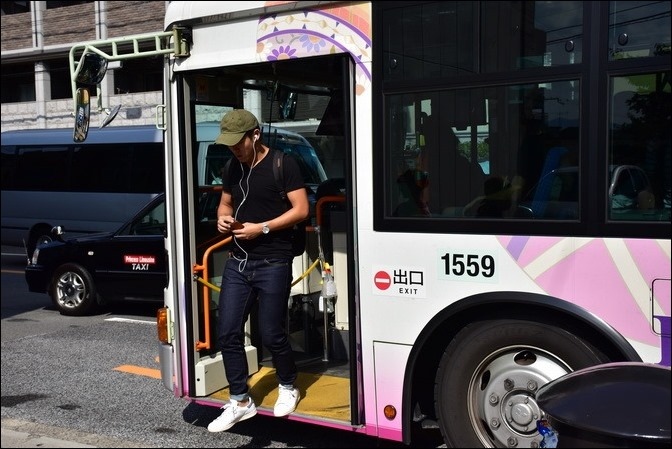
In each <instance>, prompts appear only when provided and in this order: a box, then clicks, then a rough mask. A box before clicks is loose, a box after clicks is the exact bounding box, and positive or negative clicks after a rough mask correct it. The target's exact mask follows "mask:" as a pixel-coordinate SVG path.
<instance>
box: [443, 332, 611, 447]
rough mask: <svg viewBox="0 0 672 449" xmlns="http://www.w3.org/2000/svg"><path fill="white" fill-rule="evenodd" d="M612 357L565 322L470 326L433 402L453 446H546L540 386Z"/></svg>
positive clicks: (454, 346)
mask: <svg viewBox="0 0 672 449" xmlns="http://www.w3.org/2000/svg"><path fill="white" fill-rule="evenodd" d="M605 361H607V360H606V358H605V357H604V355H603V354H602V353H601V352H600V351H599V350H597V349H596V348H594V347H593V346H592V345H590V344H589V343H588V342H586V341H584V340H582V339H580V338H578V337H577V336H575V335H573V334H572V333H571V332H568V331H567V330H565V329H562V328H561V327H558V326H554V325H550V324H544V323H540V322H532V321H521V320H493V321H483V322H477V323H473V324H470V325H468V326H466V327H465V328H464V329H462V330H461V331H460V332H459V333H458V334H457V336H456V337H455V339H453V340H452V342H451V343H450V344H449V345H448V347H447V348H446V352H445V353H444V354H443V357H442V359H441V362H440V364H439V369H438V372H437V375H436V383H435V392H434V400H435V407H436V413H437V417H438V422H439V428H440V430H441V433H442V434H443V438H444V440H445V442H446V444H447V446H448V447H540V443H541V440H542V437H541V435H540V434H539V432H538V431H537V427H536V421H537V420H539V419H542V418H543V411H542V410H541V409H540V408H539V406H538V405H537V401H536V392H537V390H538V389H539V388H540V387H541V386H543V385H544V384H546V383H548V382H550V381H551V380H554V379H556V378H558V377H560V376H563V375H565V374H567V373H569V372H572V371H575V370H577V369H580V368H585V367H587V366H592V365H597V364H600V363H603V362H605Z"/></svg>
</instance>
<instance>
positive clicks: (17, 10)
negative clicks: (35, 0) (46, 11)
mask: <svg viewBox="0 0 672 449" xmlns="http://www.w3.org/2000/svg"><path fill="white" fill-rule="evenodd" d="M0 7H1V8H2V15H3V16H5V15H10V14H21V13H22V12H30V2H0Z"/></svg>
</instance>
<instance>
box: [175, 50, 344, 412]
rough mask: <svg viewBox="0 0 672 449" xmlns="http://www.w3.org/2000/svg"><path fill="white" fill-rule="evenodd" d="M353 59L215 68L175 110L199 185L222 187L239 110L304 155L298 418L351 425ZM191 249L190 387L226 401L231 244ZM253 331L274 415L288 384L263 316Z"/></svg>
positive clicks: (262, 393) (292, 311)
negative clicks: (222, 328)
mask: <svg viewBox="0 0 672 449" xmlns="http://www.w3.org/2000/svg"><path fill="white" fill-rule="evenodd" d="M351 64H352V63H351V61H350V60H349V57H348V56H347V55H335V56H328V57H314V58H303V59H296V60H287V61H275V62H273V63H271V62H269V63H261V64H259V63H257V64H252V65H242V66H231V67H224V68H221V73H219V72H216V71H214V72H213V71H212V70H210V71H209V72H208V76H205V74H204V73H201V72H200V71H194V72H193V73H192V72H189V73H185V74H184V75H183V78H184V83H183V85H184V86H185V89H187V90H191V91H193V93H192V94H189V95H183V96H182V97H181V98H189V104H188V105H179V104H178V105H177V108H176V110H177V111H178V114H182V115H183V117H182V118H181V120H184V123H185V124H186V125H185V129H188V130H191V134H190V137H189V138H188V139H186V140H187V142H185V146H186V147H188V148H191V151H188V152H187V153H188V157H187V158H186V159H185V168H184V172H188V173H189V176H188V178H189V179H190V182H189V184H190V185H191V186H192V189H194V188H195V187H196V185H198V184H199V183H201V182H207V183H216V182H217V181H216V178H217V175H218V173H210V172H212V170H216V168H215V167H222V166H223V165H224V164H223V161H218V160H215V159H217V158H218V157H219V158H225V157H230V155H229V154H228V153H229V150H228V148H225V147H224V148H217V145H216V144H214V142H213V141H214V140H215V138H216V135H217V134H218V130H219V126H218V125H219V120H221V118H222V116H223V115H224V114H225V113H226V112H227V111H229V110H231V109H232V108H245V109H247V110H249V111H251V112H252V113H254V114H255V116H256V117H257V118H258V120H259V121H260V123H261V124H262V131H263V135H262V140H263V142H264V143H265V144H266V145H268V146H269V147H271V148H277V149H280V150H282V151H284V152H285V153H288V154H290V155H292V156H295V157H296V158H297V161H298V162H299V166H300V167H301V170H302V173H303V176H304V181H305V183H306V187H307V189H308V192H309V200H310V203H311V226H308V228H307V230H306V232H307V236H306V237H307V238H306V249H305V252H304V254H303V255H301V256H297V257H295V258H294V263H293V280H294V281H293V283H292V289H291V293H290V297H289V298H288V305H289V311H288V315H287V328H288V331H289V337H290V343H291V345H292V349H293V351H294V355H295V359H296V361H297V365H298V366H299V371H300V374H299V378H298V380H297V386H298V388H299V389H300V390H301V391H302V400H301V401H300V402H299V405H298V408H297V413H298V414H302V415H305V416H311V417H315V418H317V419H321V418H324V419H334V420H337V421H342V422H343V423H344V425H350V424H351V423H353V422H354V421H355V420H356V419H357V414H356V413H353V412H352V411H351V410H353V409H354V410H356V409H357V407H352V403H353V400H352V399H351V398H352V397H353V396H352V394H353V393H352V392H353V391H356V388H355V385H356V382H355V379H356V376H355V375H354V374H353V373H354V366H355V365H354V363H353V358H352V356H351V355H352V354H353V352H354V350H353V345H354V342H355V341H356V338H355V336H354V331H355V329H356V326H354V325H353V323H352V318H351V317H352V316H353V313H354V305H353V303H352V301H353V296H354V295H351V294H350V292H351V291H353V288H352V286H351V285H350V284H351V283H352V282H350V281H349V280H350V279H353V278H354V276H352V273H353V271H352V270H354V267H353V265H352V260H353V257H352V251H353V250H352V248H353V240H352V239H353V226H352V222H353V217H352V216H351V213H350V211H351V210H352V202H353V199H352V198H350V197H349V192H350V189H348V185H350V183H351V182H352V181H351V180H352V176H351V173H350V169H349V168H348V167H350V166H351V165H352V162H351V161H352V160H353V156H352V154H351V145H350V143H349V135H350V134H351V131H350V129H349V127H350V126H351V125H350V115H349V114H348V111H349V108H348V106H347V105H348V103H349V100H348V99H349V98H350V97H351V95H352V92H350V90H351V89H352V88H351V87H348V86H354V83H353V82H351V80H350V75H349V74H350V73H352V70H351V69H350V66H351ZM190 115H191V117H190ZM215 123H216V125H214V124H215ZM208 129H210V131H208ZM199 136H200V137H199ZM204 174H206V175H207V177H206V176H204ZM203 180H206V181H203ZM175 182H177V180H175ZM190 209H193V208H190ZM192 220H193V217H192ZM192 226H193V229H197V226H196V225H195V224H193V223H192ZM196 232H198V231H196ZM187 234H190V233H188V232H187V233H185V236H186V235H187ZM185 238H186V237H185ZM195 240H200V239H198V237H197V238H196V239H195ZM191 245H192V258H193V260H194V264H193V268H194V272H193V277H194V279H195V281H194V284H193V286H192V287H193V288H192V291H191V294H192V295H193V298H192V300H188V301H187V304H190V305H191V310H189V311H188V315H189V316H190V317H191V318H188V319H187V323H194V325H193V334H194V338H195V340H196V345H195V347H194V348H193V353H192V355H191V356H190V358H189V360H190V362H189V363H190V365H191V366H190V367H189V371H190V375H189V376H188V377H189V379H191V380H190V385H188V388H189V391H190V392H196V394H191V395H192V396H195V397H197V398H199V399H201V400H206V401H207V400H210V401H213V402H215V403H219V402H221V403H222V404H223V403H224V402H225V401H227V400H228V389H227V382H226V378H225V375H224V369H223V364H222V361H221V355H220V354H219V349H218V348H217V343H216V341H217V314H218V298H219V287H220V285H221V275H222V271H223V266H224V262H225V260H226V259H227V257H228V251H229V249H230V248H231V241H230V240H229V239H228V238H224V239H220V241H219V242H217V243H216V245H215V246H214V247H213V248H212V249H211V250H206V251H205V253H204V254H203V256H204V258H203V259H201V258H199V256H200V254H198V253H197V252H196V251H195V249H194V248H193V242H191ZM189 268H192V267H189ZM185 279H186V274H185ZM188 326H189V324H188ZM246 330H247V332H246V336H247V341H246V343H247V346H246V348H247V354H248V366H249V369H250V373H251V378H250V386H251V394H252V396H253V397H254V398H255V401H256V402H257V403H258V407H259V408H260V409H261V410H262V411H263V410H264V408H267V409H268V410H272V408H273V404H274V401H275V396H274V395H275V394H277V391H276V390H277V381H276V379H275V371H274V370H273V366H272V363H271V357H270V353H268V351H267V350H266V349H265V348H264V347H263V346H262V344H261V339H260V333H259V329H258V328H257V324H256V310H254V311H253V313H252V315H251V317H250V320H249V322H248V323H247V325H246Z"/></svg>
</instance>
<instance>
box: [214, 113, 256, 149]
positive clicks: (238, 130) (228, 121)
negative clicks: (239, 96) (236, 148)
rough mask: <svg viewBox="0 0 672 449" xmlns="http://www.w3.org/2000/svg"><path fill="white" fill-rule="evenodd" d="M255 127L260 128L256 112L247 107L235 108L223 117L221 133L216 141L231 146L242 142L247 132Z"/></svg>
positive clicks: (220, 125)
mask: <svg viewBox="0 0 672 449" xmlns="http://www.w3.org/2000/svg"><path fill="white" fill-rule="evenodd" d="M255 128H259V121H258V120H257V118H256V117H255V116H254V114H252V113H251V112H249V111H246V110H245V109H234V110H233V111H229V112H227V113H226V114H224V117H222V122H221V123H220V124H219V129H220V131H221V134H220V135H219V137H217V140H216V141H215V143H218V144H221V145H226V146H229V147H231V146H233V145H235V144H237V143H238V142H240V141H241V139H242V138H243V136H244V135H245V133H246V132H248V131H249V130H251V129H255Z"/></svg>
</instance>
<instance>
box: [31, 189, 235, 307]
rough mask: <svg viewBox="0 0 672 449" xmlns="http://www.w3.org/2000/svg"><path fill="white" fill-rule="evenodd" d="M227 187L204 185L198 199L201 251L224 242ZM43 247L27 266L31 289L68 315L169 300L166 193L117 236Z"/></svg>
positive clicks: (57, 239)
mask: <svg viewBox="0 0 672 449" xmlns="http://www.w3.org/2000/svg"><path fill="white" fill-rule="evenodd" d="M220 196H221V186H219V187H217V186H209V187H204V188H202V189H201V191H200V197H199V199H198V211H197V217H198V229H197V231H196V235H197V245H198V247H199V248H201V251H200V253H203V252H204V251H205V249H206V248H207V247H209V246H211V245H212V244H214V243H215V242H217V241H218V240H220V239H221V238H222V235H221V234H219V233H218V232H217V227H216V220H217V206H218V204H219V199H220ZM52 233H53V237H54V239H53V241H51V242H49V243H45V244H42V245H39V246H38V247H37V248H36V249H35V251H34V252H33V254H32V257H30V258H29V261H28V264H27V266H26V268H25V278H26V282H27V283H28V290H29V291H31V292H37V293H47V294H48V295H49V296H50V297H51V301H52V302H53V304H54V306H55V307H56V308H57V309H58V310H59V312H60V313H61V314H63V315H72V316H81V315H86V314H90V313H93V312H94V311H96V310H97V309H99V308H100V307H101V306H103V305H104V304H106V303H109V302H111V301H119V300H145V301H146V300H150V301H152V300H156V301H162V300H163V289H164V287H165V286H166V281H167V267H166V253H165V249H164V236H165V233H166V202H165V195H164V194H160V195H157V196H156V197H154V198H153V199H152V200H151V201H150V202H149V203H148V204H147V205H146V206H145V207H143V208H142V209H141V210H140V211H139V212H138V213H137V214H136V215H135V216H134V217H133V218H132V219H131V220H129V221H128V222H127V223H125V224H124V225H122V226H121V227H120V228H119V229H118V230H117V231H115V232H107V233H98V234H91V235H87V236H83V237H74V238H65V233H64V232H63V230H62V229H61V228H60V227H58V226H57V227H55V228H54V229H53V230H52Z"/></svg>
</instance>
